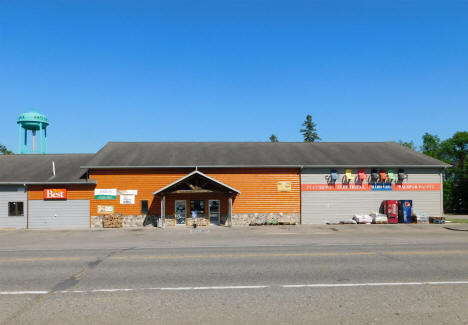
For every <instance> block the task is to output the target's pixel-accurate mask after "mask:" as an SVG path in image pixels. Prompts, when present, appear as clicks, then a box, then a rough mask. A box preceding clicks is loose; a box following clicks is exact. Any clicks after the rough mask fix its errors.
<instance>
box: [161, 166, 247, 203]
mask: <svg viewBox="0 0 468 325" xmlns="http://www.w3.org/2000/svg"><path fill="white" fill-rule="evenodd" d="M170 193H173V194H178V193H180V194H191V193H225V194H228V195H229V196H230V197H233V196H236V195H237V194H240V192H239V191H238V190H236V189H235V188H233V187H231V186H229V185H226V184H224V183H222V182H220V181H218V180H217V179H214V178H213V177H210V176H208V175H206V174H203V173H202V172H199V171H198V170H195V171H193V172H191V173H190V174H187V175H185V176H184V177H182V178H180V179H178V180H177V181H175V182H173V183H171V184H169V185H167V186H164V187H163V188H161V189H159V190H157V191H156V192H154V193H153V195H158V196H164V195H167V194H170Z"/></svg>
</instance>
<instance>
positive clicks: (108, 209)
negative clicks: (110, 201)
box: [97, 205, 114, 214]
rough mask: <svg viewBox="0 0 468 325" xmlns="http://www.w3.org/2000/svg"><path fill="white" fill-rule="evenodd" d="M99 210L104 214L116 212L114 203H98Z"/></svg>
mask: <svg viewBox="0 0 468 325" xmlns="http://www.w3.org/2000/svg"><path fill="white" fill-rule="evenodd" d="M97 212H98V213H102V214H110V213H114V206H113V205H98V206H97Z"/></svg>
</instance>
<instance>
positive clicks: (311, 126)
mask: <svg viewBox="0 0 468 325" xmlns="http://www.w3.org/2000/svg"><path fill="white" fill-rule="evenodd" d="M302 126H303V127H304V129H301V130H300V131H301V133H302V135H303V136H304V142H315V141H316V140H317V141H318V140H322V139H321V138H320V137H319V136H318V133H317V128H316V127H317V124H315V123H314V122H313V121H312V115H307V116H306V120H305V121H304V123H302Z"/></svg>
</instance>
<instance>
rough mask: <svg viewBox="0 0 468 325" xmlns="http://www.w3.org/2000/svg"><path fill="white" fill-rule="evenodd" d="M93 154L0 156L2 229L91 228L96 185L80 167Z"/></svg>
mask: <svg viewBox="0 0 468 325" xmlns="http://www.w3.org/2000/svg"><path fill="white" fill-rule="evenodd" d="M93 156H94V155H92V154H61V155H60V154H59V155H53V154H31V155H2V156H0V228H44V229H51V228H53V229H57V228H58V229H60V228H62V229H67V228H86V227H88V228H89V226H90V223H89V221H90V200H91V199H92V193H93V189H94V187H95V184H94V182H93V181H90V180H88V179H86V177H85V171H83V170H82V169H80V166H81V165H82V164H84V163H86V161H89V159H91V158H92V157H93Z"/></svg>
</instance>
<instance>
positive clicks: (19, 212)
mask: <svg viewBox="0 0 468 325" xmlns="http://www.w3.org/2000/svg"><path fill="white" fill-rule="evenodd" d="M8 216H9V217H22V216H24V210H23V202H8Z"/></svg>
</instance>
